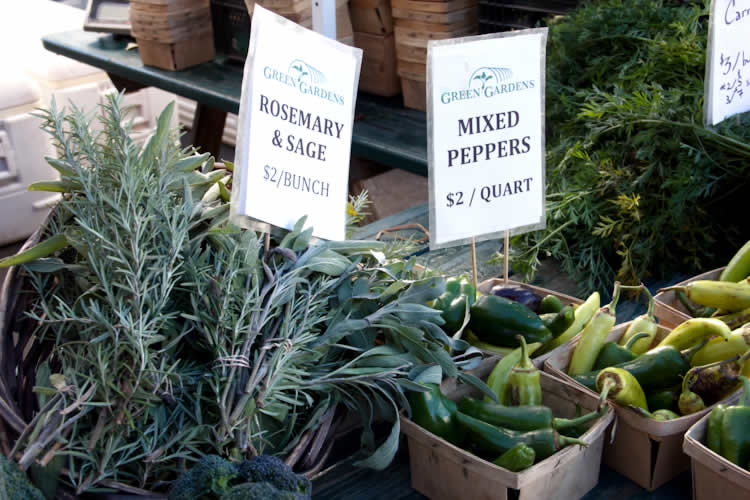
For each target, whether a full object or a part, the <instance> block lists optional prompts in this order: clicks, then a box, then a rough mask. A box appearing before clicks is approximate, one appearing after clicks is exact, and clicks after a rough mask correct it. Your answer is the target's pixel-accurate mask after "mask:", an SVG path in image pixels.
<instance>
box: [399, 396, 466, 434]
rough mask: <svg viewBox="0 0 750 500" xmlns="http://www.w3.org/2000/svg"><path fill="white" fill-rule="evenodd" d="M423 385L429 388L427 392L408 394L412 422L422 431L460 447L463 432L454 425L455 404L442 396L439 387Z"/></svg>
mask: <svg viewBox="0 0 750 500" xmlns="http://www.w3.org/2000/svg"><path fill="white" fill-rule="evenodd" d="M425 385H427V386H428V387H430V390H429V391H427V392H418V391H412V392H409V394H408V399H409V405H410V406H411V417H412V420H413V421H414V423H415V424H417V425H418V426H420V427H422V428H423V429H425V430H427V431H429V432H431V433H433V434H435V435H436V436H438V437H441V438H443V439H445V440H446V441H448V442H450V443H452V444H454V445H456V446H460V445H461V443H462V442H463V431H462V428H461V427H460V426H459V425H458V424H457V423H456V419H455V415H456V411H457V409H456V403H454V402H453V401H451V400H450V399H448V398H446V397H445V396H444V395H443V393H442V392H441V391H440V386H439V385H437V384H425Z"/></svg>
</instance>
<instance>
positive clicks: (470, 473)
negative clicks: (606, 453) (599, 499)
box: [401, 360, 613, 500]
mask: <svg viewBox="0 0 750 500" xmlns="http://www.w3.org/2000/svg"><path fill="white" fill-rule="evenodd" d="M493 367H494V362H493V360H485V361H484V362H483V363H482V365H481V366H480V367H479V368H478V369H477V370H476V371H475V372H474V374H475V375H477V376H481V377H483V378H484V377H486V376H487V375H488V374H489V372H490V371H491V370H492V368H493ZM446 382H447V381H446ZM541 386H542V393H543V394H542V400H543V403H544V404H545V405H546V406H549V407H550V408H551V409H552V410H553V412H554V413H555V415H556V416H563V417H573V416H575V414H576V404H580V406H581V408H582V411H584V412H585V411H592V410H595V409H596V407H597V404H598V398H596V397H594V396H591V395H590V394H588V393H587V392H585V391H582V390H581V389H579V388H578V387H577V386H576V385H574V384H570V383H567V382H563V381H561V380H558V379H556V378H554V377H552V376H550V375H548V374H546V373H542V374H541ZM466 394H473V395H476V394H475V393H473V388H471V387H470V386H466V385H462V386H459V387H458V388H456V389H455V390H454V391H451V392H446V395H447V396H448V397H449V398H450V399H453V400H457V399H460V397H461V396H464V395H466ZM612 419H613V414H612V411H611V408H610V409H609V411H608V412H607V413H606V414H605V415H604V416H603V417H601V418H599V419H598V420H596V421H594V422H593V423H592V424H591V426H590V427H589V429H588V431H586V433H585V434H584V435H583V436H581V439H583V440H585V441H586V442H587V443H588V446H587V447H582V446H567V447H565V448H563V449H562V450H560V451H558V452H557V453H555V454H554V455H552V456H551V457H549V458H547V459H546V460H542V461H541V462H539V463H537V464H535V465H533V466H532V467H530V468H528V469H526V470H524V471H521V472H518V473H514V472H510V471H508V470H507V469H503V468H501V467H498V466H496V465H494V464H492V463H491V462H487V461H485V460H483V459H481V458H479V457H477V456H475V455H472V454H471V453H469V452H467V451H465V450H462V449H461V448H458V447H456V446H453V445H452V444H450V443H448V442H447V441H445V440H443V439H440V438H439V437H437V436H435V435H434V434H432V433H430V432H428V431H426V430H424V429H423V428H421V427H419V426H418V425H416V424H415V423H413V422H412V421H411V420H409V419H407V418H406V417H403V416H402V417H401V430H402V432H403V433H404V434H406V436H407V437H408V445H409V464H410V469H411V484H412V487H413V488H414V489H415V490H417V491H419V492H420V493H422V494H424V495H426V496H428V497H430V498H431V499H432V500H443V499H445V500H448V499H451V500H453V499H456V498H461V499H464V500H470V499H486V498H493V499H500V500H505V499H507V498H509V496H510V498H518V500H538V499H544V500H552V499H556V498H559V499H565V500H572V499H576V498H581V497H582V496H583V495H585V494H586V493H587V492H588V491H590V490H591V489H592V488H593V487H594V486H596V483H597V482H598V481H599V467H600V465H601V456H602V448H603V445H604V431H605V429H606V428H607V427H608V426H609V425H610V423H611V422H612ZM512 490H518V491H517V492H514V491H512ZM516 493H517V494H516ZM514 495H515V496H514Z"/></svg>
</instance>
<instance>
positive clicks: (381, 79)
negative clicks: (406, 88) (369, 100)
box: [354, 31, 401, 97]
mask: <svg viewBox="0 0 750 500" xmlns="http://www.w3.org/2000/svg"><path fill="white" fill-rule="evenodd" d="M354 46H355V47H359V48H360V49H362V69H361V70H360V73H359V89H360V90H364V91H365V92H369V93H371V94H375V95H382V96H386V97H390V96H394V95H396V94H398V93H399V92H401V79H400V78H399V76H398V73H397V72H396V42H395V38H394V36H393V33H391V34H389V35H372V34H370V33H359V32H356V31H355V32H354Z"/></svg>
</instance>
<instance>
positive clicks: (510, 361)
mask: <svg viewBox="0 0 750 500" xmlns="http://www.w3.org/2000/svg"><path fill="white" fill-rule="evenodd" d="M541 345H542V344H540V343H539V342H535V343H533V344H529V345H527V346H526V351H527V352H528V354H529V356H530V355H532V354H534V351H536V350H537V349H539V347H540V346H541ZM521 354H523V350H522V349H521V348H520V347H519V348H517V349H516V350H514V351H512V352H511V353H510V354H508V355H507V356H505V357H503V358H502V359H500V360H499V361H498V362H497V364H496V365H495V367H494V368H493V369H492V372H490V376H489V377H488V378H487V386H488V387H489V388H490V389H492V392H494V393H495V395H496V396H497V400H498V401H499V402H500V403H503V402H504V401H505V394H506V392H507V391H506V390H505V389H506V387H507V386H508V377H509V376H510V372H511V370H513V367H514V366H516V363H518V361H519V360H520V359H521ZM484 400H485V401H492V400H491V399H490V398H489V396H485V397H484Z"/></svg>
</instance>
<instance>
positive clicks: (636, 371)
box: [573, 344, 702, 391]
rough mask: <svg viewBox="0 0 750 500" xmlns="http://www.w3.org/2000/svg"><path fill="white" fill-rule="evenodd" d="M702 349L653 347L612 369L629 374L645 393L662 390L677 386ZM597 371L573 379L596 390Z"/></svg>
mask: <svg viewBox="0 0 750 500" xmlns="http://www.w3.org/2000/svg"><path fill="white" fill-rule="evenodd" d="M701 347H702V345H701V344H699V345H697V346H694V347H692V348H690V349H687V350H685V351H678V350H677V349H675V348H674V347H672V346H663V347H655V348H653V349H651V350H650V351H648V352H646V353H645V354H641V355H640V356H638V357H637V358H635V359H634V360H632V361H627V362H625V363H620V364H619V365H615V366H614V368H622V369H624V370H627V371H628V372H630V373H631V374H632V375H633V376H634V377H635V378H636V379H637V380H638V383H639V384H641V387H642V388H643V390H645V391H651V390H656V389H664V388H665V387H671V386H673V385H675V384H679V383H680V382H681V381H682V376H683V375H684V374H685V373H687V371H688V370H689V369H690V359H691V358H692V356H693V354H695V352H696V351H697V350H698V349H700V348H701ZM598 374H599V372H598V371H596V370H594V371H591V372H588V373H582V374H581V375H576V376H575V377H573V378H574V379H575V380H576V381H577V382H578V383H580V384H583V385H585V386H586V387H588V388H590V389H594V390H596V376H597V375H598Z"/></svg>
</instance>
